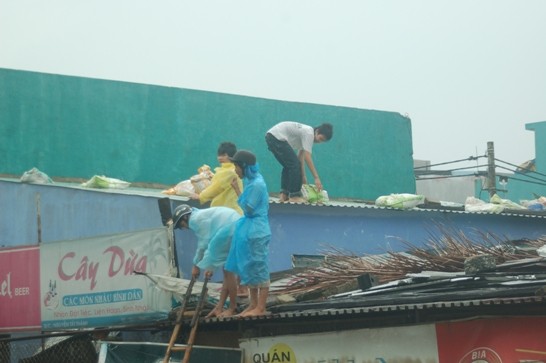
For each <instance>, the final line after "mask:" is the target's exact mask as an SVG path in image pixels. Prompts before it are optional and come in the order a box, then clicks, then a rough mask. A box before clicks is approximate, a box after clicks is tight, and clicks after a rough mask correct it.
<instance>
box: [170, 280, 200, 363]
mask: <svg viewBox="0 0 546 363" xmlns="http://www.w3.org/2000/svg"><path fill="white" fill-rule="evenodd" d="M208 281H209V279H208V278H206V277H205V281H204V282H203V289H202V290H201V296H200V297H199V301H198V302H197V306H196V308H195V311H194V313H193V317H192V320H191V323H190V327H191V331H190V336H189V338H188V342H187V344H186V345H185V346H179V347H176V346H175V342H176V339H178V335H179V334H180V328H181V327H182V321H183V320H184V313H185V312H186V308H187V306H188V301H189V300H190V297H191V291H192V289H193V284H194V283H195V278H193V277H192V279H191V281H190V284H189V285H188V289H187V290H186V294H185V295H184V302H183V304H182V307H181V308H180V309H179V310H178V312H177V314H176V324H175V326H174V329H173V333H172V335H171V339H170V341H169V345H168V346H167V351H166V352H165V358H163V363H168V362H169V361H170V359H171V354H172V353H173V352H184V359H183V360H182V363H188V362H189V361H190V355H191V351H192V348H193V341H194V340H195V335H196V333H197V326H198V325H199V317H200V315H201V311H202V310H203V307H204V306H205V300H206V298H207V292H208V289H207V283H208Z"/></svg>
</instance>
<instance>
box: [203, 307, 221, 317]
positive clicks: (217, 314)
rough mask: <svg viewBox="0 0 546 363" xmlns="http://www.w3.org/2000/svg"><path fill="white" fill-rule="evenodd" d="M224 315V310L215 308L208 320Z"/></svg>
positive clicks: (208, 315)
mask: <svg viewBox="0 0 546 363" xmlns="http://www.w3.org/2000/svg"><path fill="white" fill-rule="evenodd" d="M222 314H223V312H222V309H219V308H214V309H212V310H211V312H210V313H208V314H207V316H206V318H214V317H220V316H221V315H222Z"/></svg>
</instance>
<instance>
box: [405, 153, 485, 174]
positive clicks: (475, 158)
mask: <svg viewBox="0 0 546 363" xmlns="http://www.w3.org/2000/svg"><path fill="white" fill-rule="evenodd" d="M484 157H486V156H485V155H483V156H469V157H468V158H466V159H459V160H454V161H446V162H445V163H439V164H431V165H425V166H418V167H416V168H413V170H416V169H424V168H430V167H433V166H439V165H447V164H454V163H460V162H462V161H472V160H478V159H479V158H484Z"/></svg>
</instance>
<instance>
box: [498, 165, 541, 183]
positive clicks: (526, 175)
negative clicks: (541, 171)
mask: <svg viewBox="0 0 546 363" xmlns="http://www.w3.org/2000/svg"><path fill="white" fill-rule="evenodd" d="M496 167H497V168H499V169H505V170H508V171H513V170H512V169H508V168H505V167H504V166H500V165H497V166H496ZM520 175H522V176H525V177H527V178H529V179H534V180H538V181H539V182H542V183H546V180H544V179H541V178H537V177H536V176H532V175H528V174H520ZM506 177H507V178H510V179H513V180H518V181H522V182H528V183H532V181H530V180H525V179H519V178H517V179H516V178H513V177H511V176H509V175H507V176H506Z"/></svg>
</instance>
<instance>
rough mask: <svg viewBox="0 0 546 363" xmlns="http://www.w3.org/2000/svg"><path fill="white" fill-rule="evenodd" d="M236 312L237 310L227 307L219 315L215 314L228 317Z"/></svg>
mask: <svg viewBox="0 0 546 363" xmlns="http://www.w3.org/2000/svg"><path fill="white" fill-rule="evenodd" d="M236 313H237V311H235V310H230V309H228V310H224V311H222V313H221V314H220V315H217V316H218V317H219V318H228V317H230V316H234V315H236Z"/></svg>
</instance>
